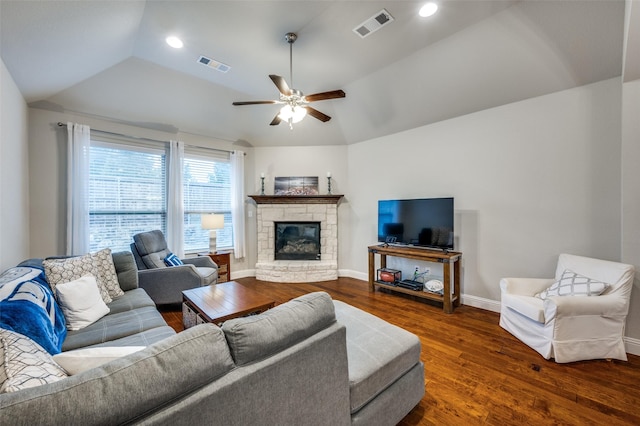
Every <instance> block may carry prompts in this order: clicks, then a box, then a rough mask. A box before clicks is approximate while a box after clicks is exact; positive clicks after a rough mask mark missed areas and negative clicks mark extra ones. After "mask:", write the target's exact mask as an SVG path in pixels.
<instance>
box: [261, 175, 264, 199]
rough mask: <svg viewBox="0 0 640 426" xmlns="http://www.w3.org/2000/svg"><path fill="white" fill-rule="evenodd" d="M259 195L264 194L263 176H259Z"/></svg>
mask: <svg viewBox="0 0 640 426" xmlns="http://www.w3.org/2000/svg"><path fill="white" fill-rule="evenodd" d="M260 195H264V176H260Z"/></svg>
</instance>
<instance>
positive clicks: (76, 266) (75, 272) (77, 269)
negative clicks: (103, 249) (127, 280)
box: [42, 254, 113, 303]
mask: <svg viewBox="0 0 640 426" xmlns="http://www.w3.org/2000/svg"><path fill="white" fill-rule="evenodd" d="M42 265H43V266H44V272H45V275H46V276H47V281H49V285H50V286H51V289H52V290H53V294H57V292H56V285H58V284H60V283H68V282H70V281H74V280H77V279H78V278H82V277H83V276H86V275H93V276H94V277H96V278H97V277H98V268H97V267H96V264H95V262H94V261H93V256H92V255H91V254H85V255H84V256H78V257H68V258H65V259H47V260H44V261H43V262H42ZM96 281H97V279H96ZM98 288H99V289H100V296H101V297H102V300H104V303H111V302H112V300H113V299H111V296H109V291H108V290H107V288H106V287H105V286H104V284H103V283H102V282H100V281H98Z"/></svg>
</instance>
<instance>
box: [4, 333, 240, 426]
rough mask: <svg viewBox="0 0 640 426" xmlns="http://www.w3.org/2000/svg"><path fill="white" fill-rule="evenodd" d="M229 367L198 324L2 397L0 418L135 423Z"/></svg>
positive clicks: (222, 349)
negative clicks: (126, 353)
mask: <svg viewBox="0 0 640 426" xmlns="http://www.w3.org/2000/svg"><path fill="white" fill-rule="evenodd" d="M233 368H234V365H233V360H232V359H231V356H230V354H229V349H228V347H227V344H226V342H225V339H224V335H223V333H222V331H221V330H220V329H219V328H218V327H216V326H214V325H212V324H203V325H199V326H196V327H192V328H190V329H188V330H185V331H184V332H182V333H180V334H176V335H174V336H171V337H169V338H168V339H164V340H162V341H160V342H158V343H155V344H153V345H151V346H149V347H147V348H146V349H143V350H141V351H138V352H135V353H132V354H130V355H127V356H125V357H122V358H118V359H116V360H114V361H111V362H108V363H106V364H103V365H101V366H99V367H96V368H93V369H91V370H87V371H84V372H82V373H80V374H77V375H74V376H70V377H68V378H66V379H64V380H60V381H58V382H56V383H52V384H48V385H45V386H40V387H37V388H34V389H30V390H29V392H27V393H23V392H17V393H13V394H11V395H7V397H6V398H4V399H3V401H2V403H3V405H2V416H3V419H14V422H16V423H20V424H25V425H39V424H51V422H52V420H51V419H61V418H62V414H61V413H68V415H69V416H70V419H72V420H73V422H74V423H76V424H84V425H98V424H102V425H115V424H134V423H137V422H140V421H142V420H143V419H144V417H145V416H147V415H149V413H153V412H154V411H156V410H159V409H162V408H166V409H169V410H170V409H171V406H173V405H174V404H184V403H185V401H187V400H186V399H185V398H188V396H189V395H191V394H193V393H194V391H195V390H196V389H199V388H201V387H202V386H204V385H205V384H207V383H211V382H213V381H215V380H216V379H218V378H219V377H221V376H224V375H225V374H227V373H228V372H229V371H231V370H232V369H233ZM212 412H213V413H215V409H214V410H213V411H212ZM71 416H72V417H71Z"/></svg>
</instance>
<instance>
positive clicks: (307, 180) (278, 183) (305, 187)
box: [274, 176, 319, 195]
mask: <svg viewBox="0 0 640 426" xmlns="http://www.w3.org/2000/svg"><path fill="white" fill-rule="evenodd" d="M274 185H275V187H274V194H275V195H318V194H319V192H318V176H307V177H277V178H276V179H275V183H274Z"/></svg>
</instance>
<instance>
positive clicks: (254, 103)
mask: <svg viewBox="0 0 640 426" xmlns="http://www.w3.org/2000/svg"><path fill="white" fill-rule="evenodd" d="M277 103H279V101H246V102H234V103H233V104H234V105H266V104H277Z"/></svg>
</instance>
